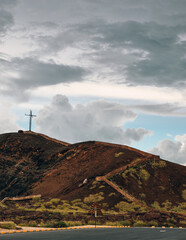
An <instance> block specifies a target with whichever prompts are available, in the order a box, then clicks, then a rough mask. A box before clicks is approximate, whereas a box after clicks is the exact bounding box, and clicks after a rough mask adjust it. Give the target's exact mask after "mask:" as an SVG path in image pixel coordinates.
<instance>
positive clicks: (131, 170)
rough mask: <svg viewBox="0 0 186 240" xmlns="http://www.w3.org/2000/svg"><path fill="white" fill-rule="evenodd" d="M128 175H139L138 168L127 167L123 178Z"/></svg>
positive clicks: (134, 176)
mask: <svg viewBox="0 0 186 240" xmlns="http://www.w3.org/2000/svg"><path fill="white" fill-rule="evenodd" d="M127 175H130V176H131V177H133V178H136V177H137V174H136V169H135V168H128V169H126V170H125V171H124V172H123V173H122V177H123V178H126V177H127Z"/></svg>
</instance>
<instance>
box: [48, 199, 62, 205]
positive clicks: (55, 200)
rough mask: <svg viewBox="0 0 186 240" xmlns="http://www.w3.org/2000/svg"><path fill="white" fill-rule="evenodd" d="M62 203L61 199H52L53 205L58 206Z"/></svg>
mask: <svg viewBox="0 0 186 240" xmlns="http://www.w3.org/2000/svg"><path fill="white" fill-rule="evenodd" d="M60 201H61V200H60V199H59V198H52V199H51V200H50V202H51V203H52V204H58V203H59V202H60Z"/></svg>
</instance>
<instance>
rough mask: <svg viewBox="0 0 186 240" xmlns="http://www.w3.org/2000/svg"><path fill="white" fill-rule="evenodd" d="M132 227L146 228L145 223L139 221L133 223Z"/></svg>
mask: <svg viewBox="0 0 186 240" xmlns="http://www.w3.org/2000/svg"><path fill="white" fill-rule="evenodd" d="M133 226H134V227H146V226H147V223H146V222H143V221H141V220H139V221H137V222H135V223H134V224H133Z"/></svg>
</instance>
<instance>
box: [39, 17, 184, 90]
mask: <svg viewBox="0 0 186 240" xmlns="http://www.w3.org/2000/svg"><path fill="white" fill-rule="evenodd" d="M185 33H186V24H180V25H176V26H168V25H162V24H157V23H155V22H148V23H140V22H136V21H126V22H115V23H107V22H104V21H94V22H89V23H86V24H75V25H71V26H70V27H69V28H65V29H63V31H61V32H59V34H57V35H56V36H41V37H38V41H39V42H40V43H41V42H43V43H44V46H45V50H47V51H49V52H52V51H54V52H58V51H61V50H64V49H65V48H67V47H69V46H73V47H74V48H80V49H83V46H85V47H86V48H88V49H89V51H88V52H86V51H84V52H83V53H82V58H85V59H87V60H91V61H92V62H94V63H96V64H99V65H97V66H99V67H100V66H102V68H104V67H109V68H110V70H111V71H113V73H114V74H115V75H118V76H120V79H122V78H123V80H120V83H122V82H123V83H127V84H128V85H134V86H135V85H152V86H168V87H176V88H181V87H185V85H186V81H185V79H186V53H185V49H186V41H185V40H183V41H180V38H179V36H181V35H184V34H185ZM82 51H83V50H82ZM124 74H125V77H122V76H124Z"/></svg>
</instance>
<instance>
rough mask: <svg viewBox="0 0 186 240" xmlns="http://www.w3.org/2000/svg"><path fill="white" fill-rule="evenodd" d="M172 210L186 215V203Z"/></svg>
mask: <svg viewBox="0 0 186 240" xmlns="http://www.w3.org/2000/svg"><path fill="white" fill-rule="evenodd" d="M172 210H173V211H175V212H180V213H186V202H183V203H179V205H178V206H174V207H172Z"/></svg>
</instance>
